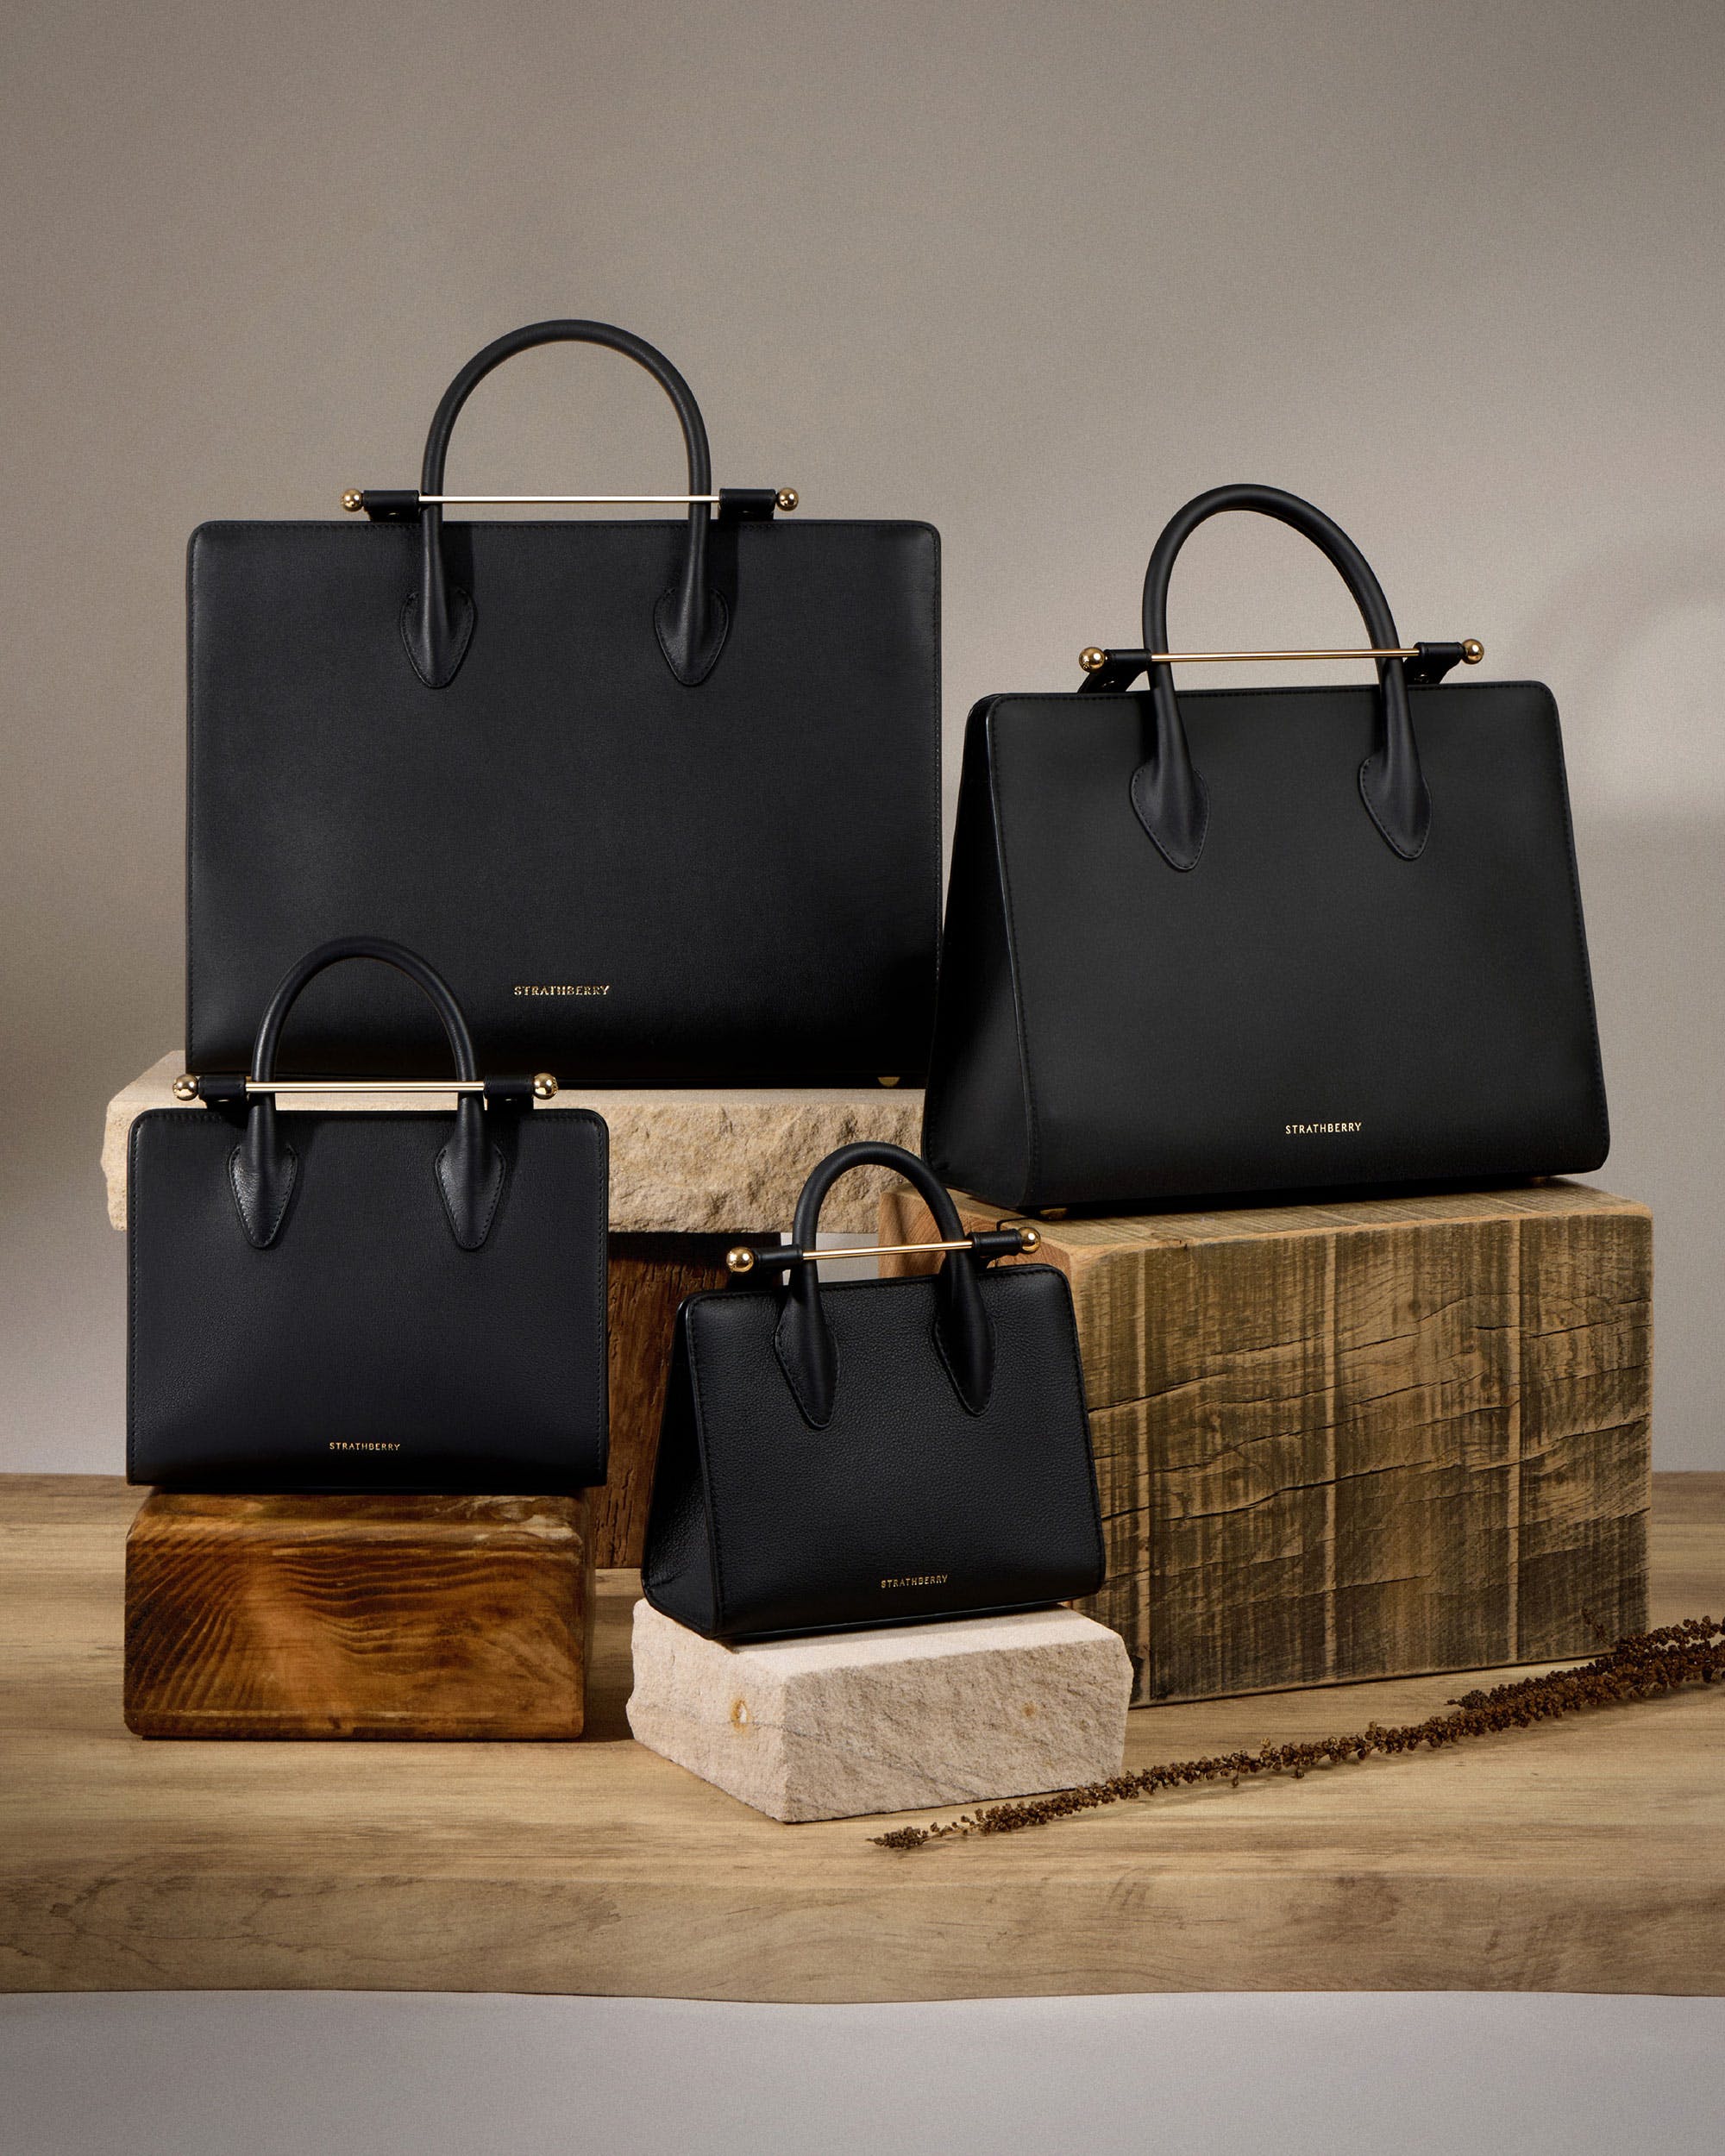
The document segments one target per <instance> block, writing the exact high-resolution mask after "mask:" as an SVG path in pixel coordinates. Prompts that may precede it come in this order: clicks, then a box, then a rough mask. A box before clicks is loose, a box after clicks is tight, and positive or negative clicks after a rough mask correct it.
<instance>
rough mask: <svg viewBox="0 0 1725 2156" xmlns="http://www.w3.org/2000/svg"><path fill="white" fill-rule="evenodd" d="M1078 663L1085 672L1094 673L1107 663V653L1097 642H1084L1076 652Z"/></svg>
mask: <svg viewBox="0 0 1725 2156" xmlns="http://www.w3.org/2000/svg"><path fill="white" fill-rule="evenodd" d="M1078 663H1079V665H1080V666H1081V667H1083V669H1084V671H1085V673H1086V674H1095V672H1096V671H1097V669H1098V668H1099V667H1105V666H1107V663H1108V655H1107V652H1106V651H1104V650H1103V649H1101V646H1100V645H1099V644H1086V645H1085V647H1084V649H1082V651H1081V652H1080V653H1079V654H1078Z"/></svg>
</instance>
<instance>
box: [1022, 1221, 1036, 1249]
mask: <svg viewBox="0 0 1725 2156" xmlns="http://www.w3.org/2000/svg"><path fill="white" fill-rule="evenodd" d="M1041 1248H1042V1237H1041V1234H1040V1233H1039V1232H1038V1230H1037V1229H1035V1228H1032V1227H1028V1226H1026V1227H1022V1228H1020V1229H1019V1249H1020V1250H1040V1249H1041Z"/></svg>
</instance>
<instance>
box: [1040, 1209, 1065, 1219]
mask: <svg viewBox="0 0 1725 2156" xmlns="http://www.w3.org/2000/svg"><path fill="white" fill-rule="evenodd" d="M1042 1217H1043V1219H1044V1220H1063V1219H1065V1218H1066V1208H1065V1206H1044V1207H1043V1208H1042Z"/></svg>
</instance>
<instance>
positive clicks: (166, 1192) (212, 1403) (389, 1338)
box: [127, 937, 608, 1493]
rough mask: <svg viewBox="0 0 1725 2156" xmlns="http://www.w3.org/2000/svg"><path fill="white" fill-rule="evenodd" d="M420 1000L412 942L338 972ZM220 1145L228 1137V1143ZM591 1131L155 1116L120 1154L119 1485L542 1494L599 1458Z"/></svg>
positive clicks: (600, 1381)
mask: <svg viewBox="0 0 1725 2156" xmlns="http://www.w3.org/2000/svg"><path fill="white" fill-rule="evenodd" d="M355 956H367V957H372V958H383V959H385V960H386V962H387V963H388V964H390V965H392V966H394V967H397V968H398V969H400V970H402V971H405V972H408V973H411V975H412V976H413V978H414V979H415V981H416V982H422V981H423V985H425V986H427V987H428V988H430V991H431V993H432V995H433V1000H434V1001H436V1003H437V1004H438V1006H439V1009H440V1012H441V1015H442V1018H443V1019H444V1021H445V1023H446V1024H447V1025H449V1042H450V1046H451V1048H452V1049H453V1050H454V1056H455V1063H456V1066H457V1072H458V1075H461V1076H462V1077H465V1078H472V1077H474V1076H475V1075H476V1073H475V1071H474V1055H473V1050H472V1046H471V1044H470V1042H469V1040H468V1038H467V1029H466V1026H465V1025H464V1024H463V1022H462V1019H461V1012H460V1010H459V1009H458V1008H457V1007H456V1006H455V1003H454V1002H453V1000H451V999H450V998H449V994H448V992H447V990H446V989H444V988H443V987H442V984H441V983H437V982H436V977H435V975H429V969H427V968H424V967H423V962H421V961H420V960H419V959H417V957H416V956H415V955H414V954H413V953H412V952H411V951H405V950H398V948H397V947H396V946H394V945H392V944H390V943H380V942H376V941H373V939H370V938H361V937H349V938H344V939H342V941H341V942H339V943H335V944H331V945H329V946H326V947H325V948H324V949H323V950H320V951H316V952H312V953H311V954H309V955H308V956H307V957H306V958H305V959H304V960H303V961H302V962H300V963H299V964H298V965H297V966H296V967H295V968H292V971H291V972H290V973H289V974H288V975H287V976H286V977H285V979H284V981H282V983H281V986H280V988H279V991H278V993H277V995H276V996H275V998H274V999H273V1000H272V1002H271V1005H270V1007H269V1011H268V1012H267V1016H266V1019H265V1022H264V1024H263V1025H262V1026H261V1027H260V1033H259V1039H258V1044H257V1072H258V1075H260V1076H263V1077H268V1076H273V1075H274V1071H273V1062H274V1057H275V1050H276V1042H277V1038H278V1037H279V1032H280V1027H281V1022H282V1020H283V1019H284V1018H285V1017H286V1014H287V1011H288V1009H289V1007H290V1006H292V1004H293V1002H294V1000H295V999H296V997H297V996H298V993H300V990H301V989H302V988H303V987H304V985H305V983H306V982H307V981H309V980H311V978H313V977H314V976H316V975H318V974H320V973H321V972H322V971H323V970H324V969H325V968H328V967H329V966H330V965H332V964H334V963H335V962H336V961H337V960H338V959H342V958H349V957H355ZM236 1134H237V1138H238V1142H237V1144H236V1142H235V1139H236ZM606 1155H607V1137H606V1131H605V1124H604V1122H603V1121H602V1119H600V1118H599V1117H598V1116H596V1115H594V1114H593V1113H591V1112H588V1111H586V1110H579V1109H577V1110H571V1109H556V1110H551V1111H548V1112H543V1113H540V1112H535V1110H534V1109H533V1107H532V1106H531V1103H530V1100H519V1099H514V1098H511V1099H510V1100H501V1099H492V1098H490V1097H488V1098H487V1100H486V1105H484V1106H481V1104H480V1100H479V1098H478V1097H477V1096H474V1095H465V1096H463V1097H462V1098H461V1101H460V1104H459V1106H457V1108H456V1110H455V1113H454V1115H453V1116H452V1115H451V1114H450V1113H449V1112H448V1111H444V1112H441V1113H430V1114H414V1113H406V1114H404V1113H400V1112H376V1113H373V1112H363V1111H361V1112H348V1111H337V1112H328V1111H311V1110H294V1109H292V1108H287V1107H283V1106H279V1105H278V1104H277V1103H276V1101H275V1100H273V1098H272V1097H271V1096H269V1095H267V1094H265V1095H254V1096H253V1097H252V1099H251V1100H250V1103H249V1106H248V1105H247V1102H246V1100H245V1097H244V1096H243V1094H241V1095H239V1096H238V1097H229V1096H223V1097H220V1098H218V1100H217V1101H216V1104H215V1105H212V1106H205V1107H192V1108H173V1109H155V1110H152V1111H150V1112H147V1113H146V1114H144V1115H142V1116H141V1117H140V1118H139V1119H138V1120H137V1122H136V1123H135V1125H133V1129H132V1134H131V1141H130V1152H129V1200H128V1203H129V1215H128V1218H129V1229H128V1279H129V1304H128V1340H129V1349H128V1364H127V1471H128V1474H129V1477H130V1479H131V1480H132V1481H133V1482H154V1483H158V1484H160V1485H163V1486H165V1487H167V1488H172V1489H396V1490H461V1489H467V1490H490V1491H498V1492H505V1493H506V1492H515V1491H519V1492H528V1493H532V1492H542V1491H546V1490H562V1489H585V1488H587V1487H589V1486H591V1485H593V1484H595V1483H599V1482H603V1481H604V1480H605V1459H606V1429H607V1419H606V1404H605V1275H606V1265H605V1252H606V1240H605V1236H606V1216H607V1211H608V1206H607V1198H608V1181H607V1165H606Z"/></svg>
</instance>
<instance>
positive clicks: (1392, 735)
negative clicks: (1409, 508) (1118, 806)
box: [1132, 485, 1432, 869]
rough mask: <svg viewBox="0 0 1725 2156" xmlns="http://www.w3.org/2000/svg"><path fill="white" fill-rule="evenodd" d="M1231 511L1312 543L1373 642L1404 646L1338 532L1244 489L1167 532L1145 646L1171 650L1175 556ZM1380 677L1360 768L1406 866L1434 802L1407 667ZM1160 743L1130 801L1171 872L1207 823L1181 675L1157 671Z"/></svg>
mask: <svg viewBox="0 0 1725 2156" xmlns="http://www.w3.org/2000/svg"><path fill="white" fill-rule="evenodd" d="M1231 510H1251V511H1255V512H1256V513H1257V514H1258V516H1261V517H1275V518H1276V519H1277V522H1278V523H1284V524H1287V525H1289V527H1290V528H1291V529H1292V530H1295V531H1297V532H1298V533H1300V535H1301V536H1302V538H1306V539H1309V540H1310V541H1311V542H1312V543H1313V545H1314V546H1315V547H1316V548H1319V550H1320V552H1321V553H1322V554H1324V555H1326V556H1327V558H1328V560H1329V561H1331V562H1332V563H1333V565H1334V567H1336V569H1337V570H1338V571H1339V573H1340V575H1341V578H1342V581H1343V582H1344V583H1345V584H1346V586H1347V587H1348V590H1349V591H1350V592H1352V594H1353V599H1354V604H1355V605H1357V606H1358V608H1359V611H1360V615H1361V617H1362V619H1363V620H1364V623H1365V626H1366V630H1367V633H1368V635H1369V636H1370V638H1371V642H1372V643H1373V644H1375V645H1377V646H1379V647H1385V646H1393V645H1396V644H1399V643H1400V642H1401V638H1400V637H1399V636H1397V635H1396V622H1395V617H1393V616H1392V614H1391V613H1390V611H1389V601H1388V600H1387V599H1385V598H1384V596H1383V587H1382V586H1381V585H1380V584H1379V583H1378V581H1377V578H1376V577H1375V576H1374V575H1373V574H1372V572H1371V565H1370V563H1369V562H1368V561H1366V559H1365V556H1364V555H1363V554H1362V553H1361V552H1360V551H1359V548H1358V547H1357V546H1355V544H1354V542H1353V541H1352V539H1350V538H1349V537H1348V536H1347V534H1346V532H1345V531H1344V530H1342V529H1341V527H1340V525H1339V524H1337V523H1333V522H1332V521H1331V519H1330V518H1329V517H1327V516H1325V514H1324V512H1323V511H1322V510H1320V509H1317V508H1314V506H1313V505H1312V504H1311V503H1310V502H1308V501H1302V499H1301V498H1300V497H1299V496H1298V495H1297V494H1289V493H1284V492H1283V490H1282V489H1281V488H1280V487H1276V486H1251V485H1241V486H1216V487H1212V488H1211V489H1210V491H1209V492H1208V493H1206V494H1199V495H1196V496H1195V497H1194V498H1193V499H1192V500H1191V501H1189V502H1188V503H1187V504H1186V505H1185V507H1184V508H1183V509H1181V510H1178V511H1176V512H1175V514H1174V515H1173V516H1172V517H1170V519H1169V521H1168V523H1166V525H1165V526H1164V528H1163V531H1162V536H1160V538H1158V539H1157V542H1156V545H1155V547H1154V548H1153V549H1152V551H1151V557H1150V566H1149V567H1148V568H1147V569H1146V570H1145V579H1144V648H1145V651H1146V652H1152V651H1166V650H1167V649H1169V641H1168V584H1169V579H1170V575H1171V574H1172V573H1173V568H1174V563H1175V559H1176V556H1177V555H1178V554H1179V552H1180V549H1181V548H1182V547H1183V546H1184V545H1185V543H1186V542H1187V540H1188V539H1189V538H1190V537H1191V536H1192V534H1193V533H1194V532H1195V530H1197V529H1198V527H1199V525H1200V524H1201V523H1206V522H1208V519H1209V518H1210V517H1216V516H1220V515H1222V514H1223V513H1224V512H1225V511H1231ZM1377 677H1378V681H1379V685H1380V686H1381V688H1382V692H1383V695H1382V701H1381V705H1380V713H1379V722H1378V737H1377V747H1376V748H1375V749H1373V750H1372V752H1371V755H1368V756H1367V757H1366V759H1365V761H1364V762H1363V763H1362V764H1361V766H1360V768H1359V790H1360V795H1361V798H1362V799H1363V800H1364V804H1365V807H1366V810H1367V812H1368V813H1369V814H1370V816H1371V820H1372V822H1373V823H1374V824H1376V825H1377V829H1378V830H1379V832H1380V833H1381V834H1382V836H1383V839H1384V840H1385V842H1386V843H1388V844H1389V846H1390V847H1391V848H1392V849H1394V851H1395V852H1396V853H1397V854H1399V855H1400V856H1402V859H1403V860H1404V861H1416V860H1418V858H1419V856H1420V855H1421V852H1422V851H1423V850H1424V848H1425V844H1426V840H1427V837H1428V835H1429V833H1430V830H1431V820H1432V805H1431V797H1430V796H1429V794H1428V793H1427V791H1426V781H1425V777H1424V774H1423V773H1422V772H1421V768H1420V751H1419V746H1418V743H1416V742H1415V738H1414V723H1413V719H1412V717H1411V715H1410V714H1409V711H1408V673H1407V661H1405V660H1402V659H1382V660H1379V661H1377ZM1150 686H1151V706H1152V712H1153V719H1154V725H1155V737H1154V740H1153V743H1152V745H1151V754H1150V756H1149V758H1148V759H1147V761H1145V762H1144V763H1143V764H1141V765H1140V766H1139V767H1138V770H1137V771H1136V772H1134V773H1133V774H1132V806H1133V808H1134V810H1135V811H1136V812H1137V814H1138V821H1139V822H1140V823H1141V824H1143V825H1144V828H1145V830H1146V831H1147V832H1148V833H1149V835H1150V837H1151V840H1152V841H1153V842H1154V843H1155V845H1156V847H1157V850H1158V851H1159V852H1160V853H1161V854H1162V856H1163V858H1164V860H1165V861H1166V862H1168V863H1169V865H1170V868H1179V869H1190V868H1195V867H1196V866H1197V863H1198V857H1199V856H1200V855H1201V853H1202V851H1203V848H1204V838H1205V834H1206V831H1207V830H1208V824H1209V800H1208V795H1207V794H1206V793H1205V791H1204V782H1203V780H1202V779H1201V777H1200V776H1199V774H1198V773H1197V772H1196V770H1195V768H1193V763H1192V753H1191V749H1190V745H1189V743H1188V741H1187V738H1186V730H1185V727H1184V725H1183V724H1182V721H1181V718H1180V705H1179V699H1178V698H1177V697H1176V694H1175V689H1174V670H1173V668H1172V667H1169V666H1166V665H1152V666H1151V668H1150Z"/></svg>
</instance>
